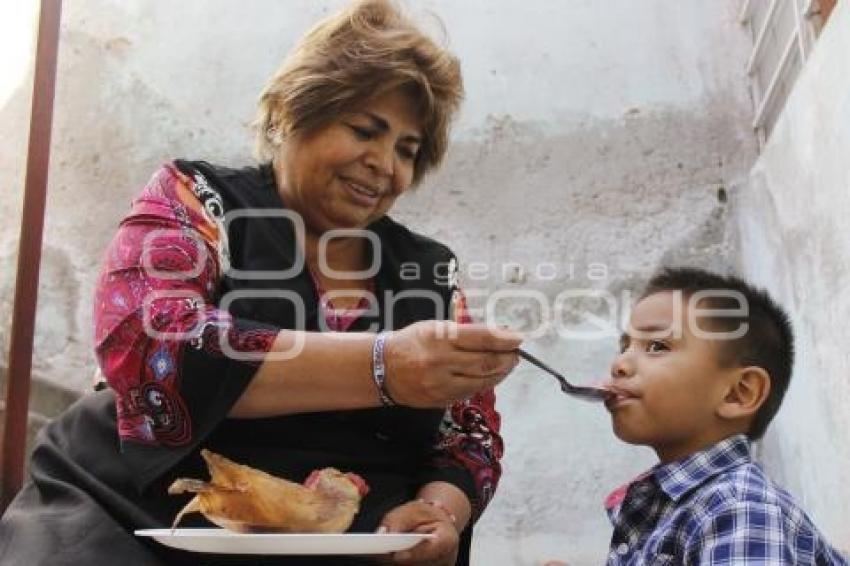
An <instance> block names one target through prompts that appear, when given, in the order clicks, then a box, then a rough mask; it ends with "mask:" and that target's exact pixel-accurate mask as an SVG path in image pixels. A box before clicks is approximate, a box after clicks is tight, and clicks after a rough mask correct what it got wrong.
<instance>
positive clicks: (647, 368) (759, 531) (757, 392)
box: [606, 269, 848, 565]
mask: <svg viewBox="0 0 850 566" xmlns="http://www.w3.org/2000/svg"><path fill="white" fill-rule="evenodd" d="M709 309H714V310H709ZM792 363H793V334H792V331H791V324H790V322H789V320H788V317H787V315H786V314H785V313H784V312H783V310H782V309H781V308H780V307H779V306H778V305H777V304H776V303H774V302H773V301H772V300H771V299H770V297H768V295H767V294H766V293H764V292H763V291H759V290H756V289H754V288H753V287H751V286H750V285H748V284H747V283H745V282H743V281H741V280H740V279H737V278H734V277H721V276H718V275H714V274H711V273H708V272H705V271H702V270H697V269H668V270H665V271H663V272H662V273H660V274H659V275H656V276H655V277H654V278H653V279H652V280H651V281H650V282H649V285H648V288H647V290H646V291H645V292H644V294H643V296H642V298H641V299H640V300H639V301H638V303H637V304H636V305H635V307H634V309H633V311H632V314H631V321H630V324H629V328H628V329H627V331H626V332H625V333H624V334H623V337H622V339H621V354H620V355H619V356H617V358H616V359H615V360H614V363H613V366H612V368H611V377H612V378H611V381H610V382H609V383H608V386H609V387H610V389H611V391H612V392H613V393H614V395H613V396H612V397H611V398H610V399H609V400H608V401H607V402H606V407H607V408H608V410H609V412H610V413H611V419H612V424H613V428H614V433H615V434H616V435H617V436H618V437H619V438H620V439H621V440H623V441H625V442H628V443H630V444H642V445H647V446H650V447H652V448H653V449H654V450H655V452H656V453H657V454H658V458H659V460H660V463H659V464H658V465H656V466H655V467H653V468H652V469H651V470H649V471H648V472H646V473H645V474H642V475H641V476H639V477H638V478H637V479H636V480H634V481H633V482H631V483H630V484H628V485H627V486H624V487H623V488H620V489H619V490H617V491H615V492H614V493H612V494H611V495H610V496H609V497H608V499H607V500H606V508H607V510H608V514H609V516H610V519H611V522H612V523H613V525H614V533H613V536H612V538H611V547H610V552H609V554H608V564H629V565H631V564H653V565H655V564H676V565H681V564H694V565H696V564H735V565H738V564H748V565H749V564H759V565H776V564H843V565H846V564H848V562H847V561H846V559H844V558H842V557H841V556H840V555H839V553H838V552H837V551H836V550H835V549H833V548H832V547H830V546H829V545H828V544H827V543H826V541H825V540H824V539H823V537H822V536H821V534H820V533H819V532H818V531H817V529H816V528H815V526H814V525H813V524H812V522H811V520H810V519H809V518H808V517H807V516H806V514H805V513H804V512H803V511H802V510H801V509H800V508H799V507H798V506H797V504H796V503H795V502H794V500H793V499H792V498H791V496H790V495H789V494H788V493H786V492H785V491H784V490H782V489H781V488H779V487H778V486H776V485H775V484H774V483H773V482H772V481H771V480H770V479H768V478H767V477H766V476H765V474H764V472H763V471H762V469H761V468H760V467H759V466H758V465H757V464H756V463H754V462H753V461H752V459H751V456H750V450H749V444H750V441H752V440H757V439H758V438H760V437H761V436H762V434H764V431H765V428H766V427H767V425H768V423H769V422H770V420H771V419H772V418H773V415H774V414H776V411H777V409H778V408H779V405H780V403H781V401H782V397H783V395H784V394H785V390H786V389H787V388H788V381H789V378H790V375H791V367H792Z"/></svg>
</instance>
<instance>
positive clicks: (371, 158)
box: [366, 143, 395, 177]
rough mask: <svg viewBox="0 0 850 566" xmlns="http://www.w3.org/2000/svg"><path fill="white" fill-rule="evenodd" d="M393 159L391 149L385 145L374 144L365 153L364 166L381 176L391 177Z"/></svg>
mask: <svg viewBox="0 0 850 566" xmlns="http://www.w3.org/2000/svg"><path fill="white" fill-rule="evenodd" d="M394 159H395V156H394V155H393V148H391V147H386V144H380V143H378V144H375V145H374V146H372V147H371V148H370V149H369V151H368V152H367V153H366V165H367V166H368V167H369V169H371V170H372V171H373V172H374V173H376V174H378V175H381V176H386V177H392V175H393V165H394Z"/></svg>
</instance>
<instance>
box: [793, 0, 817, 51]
mask: <svg viewBox="0 0 850 566" xmlns="http://www.w3.org/2000/svg"><path fill="white" fill-rule="evenodd" d="M811 1H812V0H809V2H811ZM791 2H792V3H793V4H794V6H793V8H794V21H795V22H796V24H797V39H798V40H799V42H800V57H801V59H800V61H805V60H806V59H807V58H808V57H809V46H810V45H811V44H810V43H809V34H808V33H807V31H808V26H806V25H805V24H806V23H807V21H806V20H804V19H803V18H804V17H805V14H806V12H807V11H808V9H809V8H808V7H805V8H801V7H800V0H791Z"/></svg>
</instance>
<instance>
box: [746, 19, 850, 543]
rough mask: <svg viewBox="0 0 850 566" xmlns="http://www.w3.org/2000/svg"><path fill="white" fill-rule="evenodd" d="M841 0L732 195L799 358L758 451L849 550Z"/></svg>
mask: <svg viewBox="0 0 850 566" xmlns="http://www.w3.org/2000/svg"><path fill="white" fill-rule="evenodd" d="M848 27H850V3H848V2H839V3H838V6H837V7H836V9H835V11H834V12H833V14H832V16H831V18H830V20H829V22H828V23H827V26H826V27H825V29H824V31H823V34H822V35H821V37H820V39H819V40H818V43H817V45H816V46H815V49H814V52H813V53H812V55H811V57H810V58H809V60H808V61H807V62H806V65H805V67H804V68H803V72H802V74H801V75H800V77H799V78H798V80H797V84H796V85H795V86H794V91H793V93H792V94H791V97H790V98H789V99H788V102H787V103H786V106H785V109H784V111H783V113H782V115H781V117H780V119H779V121H778V122H777V124H776V127H775V129H774V131H773V133H772V135H771V138H770V140H768V143H767V145H766V146H765V148H764V151H763V152H762V154H761V156H760V157H759V159H758V161H757V162H756V164H755V166H754V167H753V170H752V173H751V175H750V179H749V181H748V183H747V184H746V187H745V189H744V190H742V191H741V193H740V202H739V203H738V206H739V207H740V210H741V211H742V212H743V211H746V214H741V215H740V224H741V250H742V257H741V259H742V265H743V267H744V270H745V272H746V273H747V274H748V276H749V277H751V278H753V279H754V280H756V281H758V282H759V283H761V284H762V285H764V286H766V287H767V288H768V289H770V290H771V291H772V292H773V294H774V295H776V296H777V297H779V298H780V299H781V301H782V302H783V303H784V305H785V306H786V307H787V308H788V309H789V310H790V312H791V314H792V317H793V322H794V325H795V329H796V339H797V350H798V354H797V363H796V365H795V367H794V376H793V379H792V382H791V386H790V389H789V391H788V397H787V398H786V400H785V403H784V405H783V407H782V409H781V410H780V412H779V414H778V416H777V419H776V421H775V424H774V425H773V427H772V430H770V431H769V432H768V435H767V436H766V438H765V441H764V443H763V446H762V457H763V458H764V460H765V462H766V464H767V466H768V468H769V470H770V471H771V472H772V473H773V474H774V476H775V477H776V478H777V479H778V480H780V481H781V482H782V483H784V484H786V485H787V487H788V488H789V489H790V490H791V492H792V493H794V494H795V495H796V496H797V497H799V499H800V500H801V501H802V503H803V504H804V506H805V507H806V509H807V510H808V511H809V512H810V513H811V515H812V517H813V518H814V519H815V521H816V522H817V523H818V525H819V526H820V527H821V528H822V529H823V531H824V532H825V533H826V534H827V535H829V536H830V537H831V538H832V540H833V541H835V542H836V544H840V545H841V546H842V548H843V549H844V551H845V552H850V521H848V511H847V502H848V501H850V485H848V483H847V479H846V478H847V470H848V469H850V382H848V379H847V378H848V375H850V355H848V353H847V336H848V335H850V297H848V295H847V289H848V284H850V228H848V224H847V219H848V218H850V168H848V166H847V156H848V155H850V130H848V128H847V124H850V58H848V53H850V37H848V36H847V33H846V30H847V29H848Z"/></svg>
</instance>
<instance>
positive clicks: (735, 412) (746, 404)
mask: <svg viewBox="0 0 850 566" xmlns="http://www.w3.org/2000/svg"><path fill="white" fill-rule="evenodd" d="M769 393H770V375H769V374H768V373H767V372H766V371H765V370H764V368H760V367H758V366H748V367H744V368H738V369H736V370H735V376H734V379H733V380H732V381H731V383H730V385H729V391H728V392H727V393H726V397H725V398H724V399H723V402H722V403H721V404H720V405H719V406H718V407H717V414H718V416H720V417H721V418H723V419H729V420H732V419H740V418H742V417H749V416H752V415H755V414H756V411H758V410H759V409H760V408H761V406H762V405H763V404H764V402H765V400H767V396H768V394H769Z"/></svg>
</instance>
